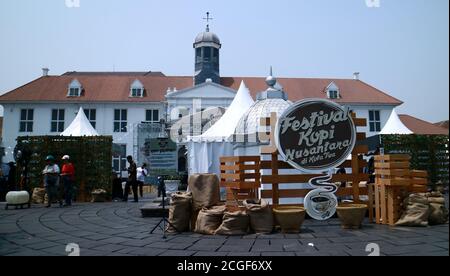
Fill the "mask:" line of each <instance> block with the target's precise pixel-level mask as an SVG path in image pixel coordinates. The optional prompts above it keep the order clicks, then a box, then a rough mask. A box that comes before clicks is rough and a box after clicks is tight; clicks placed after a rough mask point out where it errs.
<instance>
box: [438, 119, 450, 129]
mask: <svg viewBox="0 0 450 276" xmlns="http://www.w3.org/2000/svg"><path fill="white" fill-rule="evenodd" d="M435 125H436V126H439V127H443V128H446V129H449V125H448V120H447V121H442V122H439V123H435Z"/></svg>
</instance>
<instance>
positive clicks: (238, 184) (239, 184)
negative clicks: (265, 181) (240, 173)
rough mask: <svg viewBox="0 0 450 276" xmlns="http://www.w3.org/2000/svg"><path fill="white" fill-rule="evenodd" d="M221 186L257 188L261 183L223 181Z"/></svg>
mask: <svg viewBox="0 0 450 276" xmlns="http://www.w3.org/2000/svg"><path fill="white" fill-rule="evenodd" d="M220 186H221V187H227V188H230V189H239V190H241V189H244V190H245V189H255V188H259V187H261V185H260V184H259V183H255V182H221V183H220Z"/></svg>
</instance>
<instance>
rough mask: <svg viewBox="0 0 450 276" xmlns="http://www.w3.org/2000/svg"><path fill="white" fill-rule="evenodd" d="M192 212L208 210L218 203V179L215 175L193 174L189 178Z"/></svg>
mask: <svg viewBox="0 0 450 276" xmlns="http://www.w3.org/2000/svg"><path fill="white" fill-rule="evenodd" d="M189 191H190V192H192V203H193V208H194V210H200V209H202V208H209V207H212V206H215V205H217V204H218V203H219V202H220V185H219V177H218V176H217V175H215V174H194V175H191V176H190V177H189Z"/></svg>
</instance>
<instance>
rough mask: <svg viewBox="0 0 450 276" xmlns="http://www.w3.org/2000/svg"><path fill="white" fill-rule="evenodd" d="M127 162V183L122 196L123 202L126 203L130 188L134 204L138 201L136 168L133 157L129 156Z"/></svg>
mask: <svg viewBox="0 0 450 276" xmlns="http://www.w3.org/2000/svg"><path fill="white" fill-rule="evenodd" d="M127 161H128V163H129V164H130V166H129V167H128V181H127V184H126V185H125V192H124V194H123V201H124V202H127V201H128V195H129V194H130V186H131V188H132V189H133V195H134V202H138V201H139V197H138V193H137V166H136V163H135V162H134V161H133V157H132V156H131V155H130V156H128V157H127Z"/></svg>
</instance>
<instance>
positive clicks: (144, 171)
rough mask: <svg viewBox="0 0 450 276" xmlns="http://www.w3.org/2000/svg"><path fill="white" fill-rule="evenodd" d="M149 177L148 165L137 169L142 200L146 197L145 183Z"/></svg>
mask: <svg viewBox="0 0 450 276" xmlns="http://www.w3.org/2000/svg"><path fill="white" fill-rule="evenodd" d="M147 175H148V171H147V164H146V163H144V164H142V166H141V167H139V168H137V183H138V186H139V195H140V196H141V198H143V197H144V182H145V177H147Z"/></svg>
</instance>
